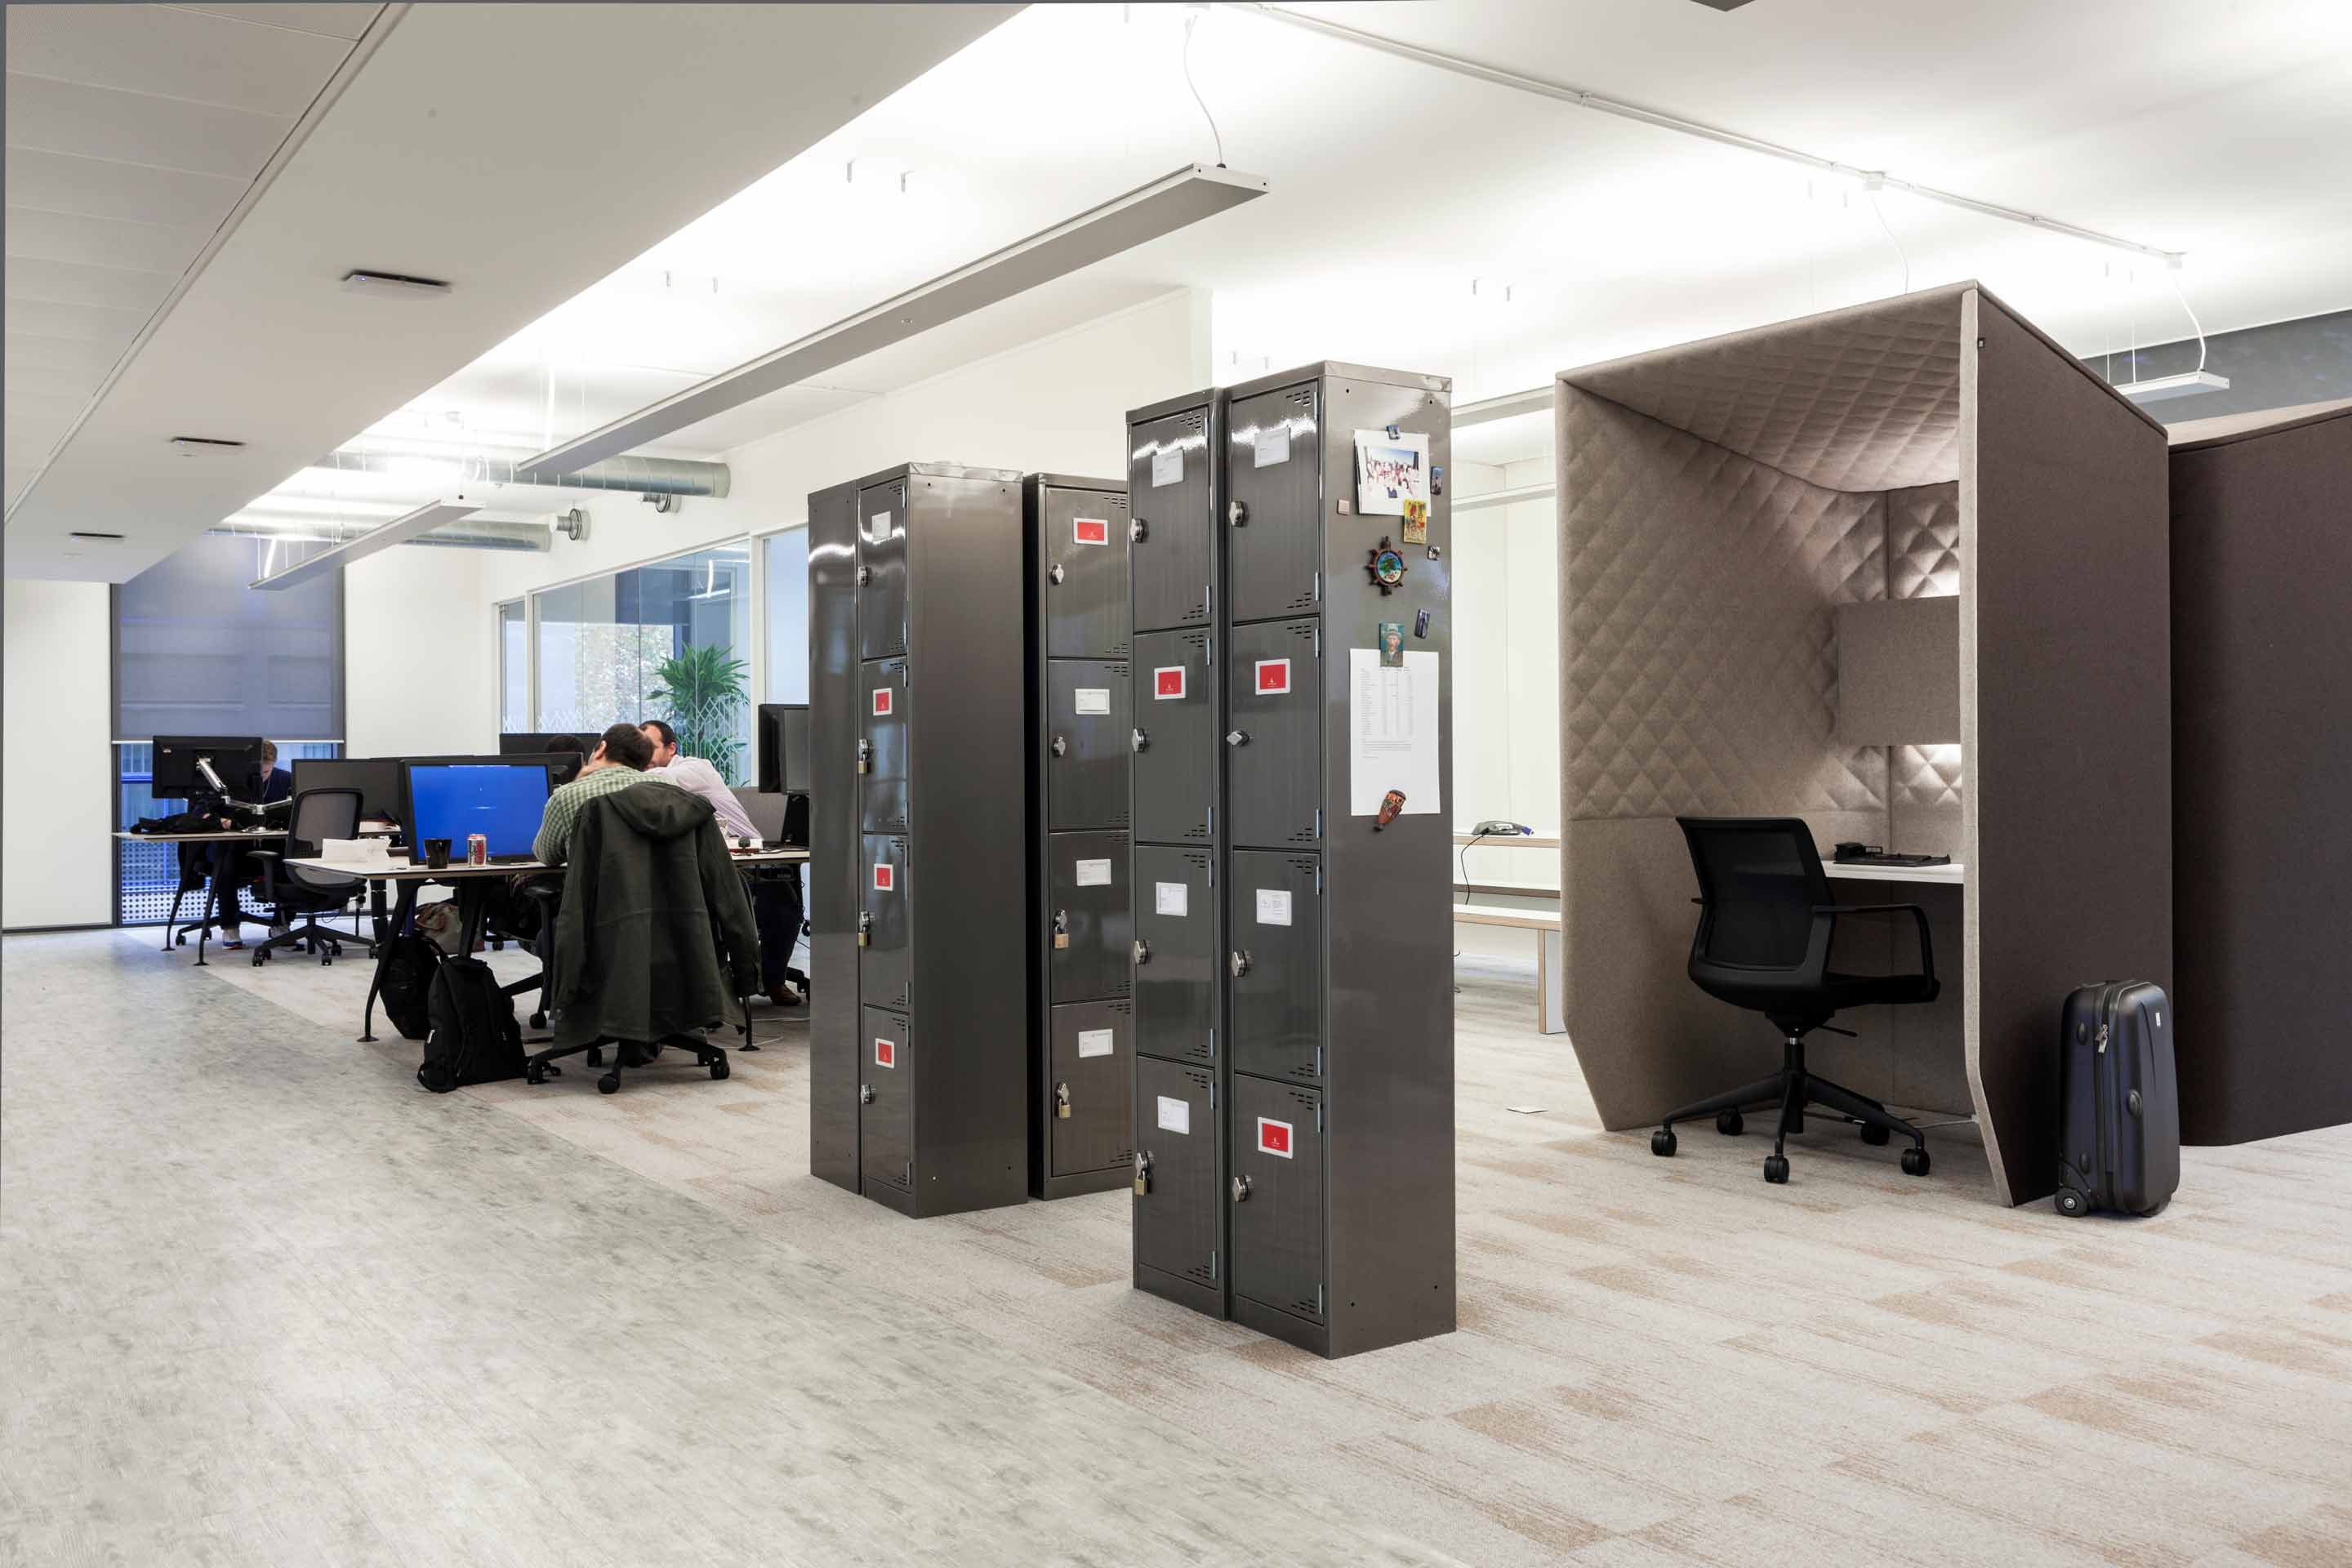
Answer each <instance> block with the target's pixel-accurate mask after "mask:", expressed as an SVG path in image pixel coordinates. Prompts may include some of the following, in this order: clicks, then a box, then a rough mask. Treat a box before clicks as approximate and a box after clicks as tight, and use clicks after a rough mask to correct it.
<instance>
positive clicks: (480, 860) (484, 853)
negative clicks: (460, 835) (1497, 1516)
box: [466, 833, 490, 866]
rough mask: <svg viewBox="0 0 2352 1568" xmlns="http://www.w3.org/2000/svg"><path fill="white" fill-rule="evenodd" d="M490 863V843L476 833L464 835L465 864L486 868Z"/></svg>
mask: <svg viewBox="0 0 2352 1568" xmlns="http://www.w3.org/2000/svg"><path fill="white" fill-rule="evenodd" d="M489 863H490V841H489V840H488V839H487V838H485V837H482V836H481V835H480V834H478V833H468V834H467V835H466V864H467V865H468V866H487V865H488V864H489Z"/></svg>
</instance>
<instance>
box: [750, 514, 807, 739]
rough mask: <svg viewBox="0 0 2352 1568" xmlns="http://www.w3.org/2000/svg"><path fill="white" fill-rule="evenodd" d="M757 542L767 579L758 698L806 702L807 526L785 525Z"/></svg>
mask: <svg viewBox="0 0 2352 1568" xmlns="http://www.w3.org/2000/svg"><path fill="white" fill-rule="evenodd" d="M760 543H761V545H762V546H763V547H764V548H765V549H766V551H767V560H766V561H765V562H764V563H762V564H763V566H764V569H765V570H766V573H767V577H768V593H767V600H768V602H767V612H768V617H767V618H768V626H767V632H768V637H767V641H768V671H767V674H768V679H767V681H766V683H765V684H764V685H762V686H761V693H762V696H761V699H760V700H761V701H762V702H806V701H807V700H808V689H809V686H808V530H807V529H805V528H792V529H786V530H785V531H783V532H782V533H772V534H769V535H768V536H767V537H766V538H765V539H762V540H761V541H760Z"/></svg>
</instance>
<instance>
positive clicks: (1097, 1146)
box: [1045, 1001, 1135, 1180]
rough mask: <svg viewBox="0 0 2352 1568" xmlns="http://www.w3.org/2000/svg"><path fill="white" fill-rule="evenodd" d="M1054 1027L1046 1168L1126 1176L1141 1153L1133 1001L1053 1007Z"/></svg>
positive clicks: (1062, 1172) (1066, 1172)
mask: <svg viewBox="0 0 2352 1568" xmlns="http://www.w3.org/2000/svg"><path fill="white" fill-rule="evenodd" d="M1049 1027H1050V1029H1051V1032H1052V1040H1051V1043H1050V1046H1049V1047H1048V1051H1049V1058H1050V1059H1049V1069H1048V1070H1049V1076H1050V1077H1051V1078H1052V1079H1053V1083H1052V1086H1051V1093H1052V1096H1053V1102H1054V1113H1053V1115H1052V1116H1051V1117H1049V1118H1048V1119H1047V1121H1046V1123H1045V1131H1046V1143H1047V1149H1048V1158H1047V1168H1048V1170H1050V1171H1051V1173H1053V1174H1054V1175H1056V1176H1061V1177H1073V1176H1087V1175H1090V1174H1092V1173H1095V1172H1097V1171H1105V1170H1109V1171H1116V1172H1118V1174H1119V1176H1120V1178H1121V1179H1122V1180H1124V1179H1126V1176H1127V1168H1128V1166H1129V1162H1130V1161H1131V1160H1132V1159H1133V1157H1134V1153H1135V1125H1134V1119H1133V1117H1132V1116H1131V1115H1130V1114H1129V1107H1130V1105H1131V1104H1132V1101H1131V1100H1129V1081H1130V1080H1131V1079H1133V1077H1134V1075H1135V1009H1134V1006H1133V1005H1132V1004H1130V1003H1127V1002H1118V1001H1107V1002H1072V1003H1069V1004H1067V1005H1063V1006H1059V1007H1056V1008H1055V1009H1054V1010H1053V1013H1052V1016H1051V1018H1050V1021H1049Z"/></svg>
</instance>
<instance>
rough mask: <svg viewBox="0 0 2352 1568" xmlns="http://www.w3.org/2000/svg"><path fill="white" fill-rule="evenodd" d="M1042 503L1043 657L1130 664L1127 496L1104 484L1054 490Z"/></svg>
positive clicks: (1051, 488) (1043, 492)
mask: <svg viewBox="0 0 2352 1568" xmlns="http://www.w3.org/2000/svg"><path fill="white" fill-rule="evenodd" d="M1040 504H1041V507H1042V513H1043V515H1042V516H1041V517H1040V518H1039V519H1038V521H1039V524H1040V526H1041V527H1042V529H1043V535H1042V537H1041V538H1040V540H1039V544H1040V547H1041V549H1042V551H1043V553H1044V556H1045V591H1044V593H1043V594H1042V595H1039V597H1040V600H1041V602H1042V604H1043V606H1044V608H1043V614H1042V619H1043V621H1044V628H1043V629H1044V634H1045V657H1046V658H1126V657H1127V648H1128V604H1127V522H1128V519H1127V495H1126V493H1125V492H1124V491H1123V490H1120V489H1115V488H1106V487H1104V486H1102V485H1100V484H1098V483H1097V484H1090V485H1088V486H1087V487H1086V488H1079V487H1075V486H1070V485H1048V486H1045V487H1042V488H1041V494H1040Z"/></svg>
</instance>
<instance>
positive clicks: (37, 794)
mask: <svg viewBox="0 0 2352 1568" xmlns="http://www.w3.org/2000/svg"><path fill="white" fill-rule="evenodd" d="M5 608H6V611H7V624H6V647H5V653H6V663H5V687H6V690H5V713H0V724H5V727H6V731H7V733H8V735H9V736H10V737H11V738H12V739H13V740H15V741H16V742H17V743H16V745H13V746H11V747H9V748H8V749H7V753H6V762H5V768H0V926H5V927H6V928H7V929H8V930H10V931H18V930H22V929H24V928H26V927H31V926H58V925H105V924H108V923H109V922H110V921H112V920H113V919H114V841H113V840H112V839H111V838H110V837H108V835H109V834H110V833H111V832H112V831H113V829H114V794H115V782H114V781H115V765H114V745H113V742H114V736H113V733H112V730H113V726H114V678H113V668H112V666H113V652H112V646H111V645H112V637H111V631H110V620H111V611H110V600H109V597H108V588H107V584H104V583H46V582H16V581H11V582H10V583H9V584H7V598H6V604H5Z"/></svg>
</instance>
